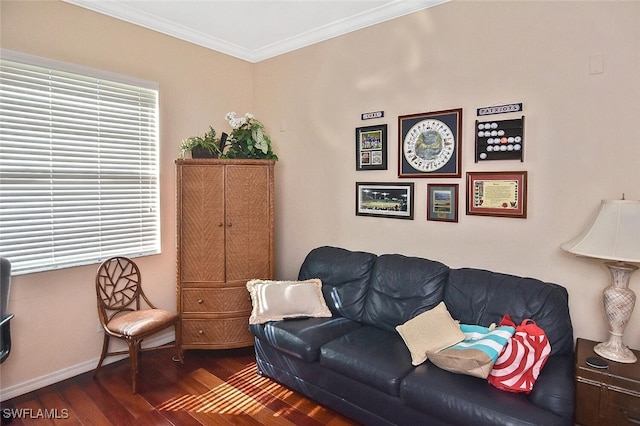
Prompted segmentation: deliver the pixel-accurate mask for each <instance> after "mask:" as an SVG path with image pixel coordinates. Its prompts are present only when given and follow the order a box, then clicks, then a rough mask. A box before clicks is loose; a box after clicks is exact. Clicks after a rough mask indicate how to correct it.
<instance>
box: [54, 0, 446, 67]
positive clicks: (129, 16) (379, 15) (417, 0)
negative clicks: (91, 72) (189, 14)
mask: <svg viewBox="0 0 640 426" xmlns="http://www.w3.org/2000/svg"><path fill="white" fill-rule="evenodd" d="M63 1H65V2H66V3H70V4H73V5H76V6H79V7H82V8H85V9H89V10H92V11H94V12H98V13H101V14H103V15H107V16H111V17H113V18H116V19H119V20H122V21H126V22H129V23H132V24H135V25H139V26H141V27H145V28H148V29H151V30H154V31H157V32H160V33H163V34H166V35H169V36H171V37H176V38H178V39H181V40H184V41H188V42H190V43H194V44H197V45H199V46H203V47H206V48H208V49H212V50H215V51H217V52H221V53H224V54H227V55H230V56H234V57H236V58H239V59H242V60H245V61H248V62H252V63H255V62H260V61H262V60H265V59H269V58H272V57H274V56H278V55H281V54H284V53H287V52H291V51H293V50H296V49H300V48H303V47H306V46H310V45H312V44H314V43H318V42H321V41H324V40H328V39H330V38H333V37H338V36H340V35H343V34H347V33H349V32H352V31H356V30H359V29H362V28H365V27H369V26H372V25H376V24H379V23H382V22H385V21H388V20H391V19H395V18H398V17H400V16H404V15H408V14H410V13H414V12H417V11H419V10H423V9H427V8H430V7H433V6H437V5H439V4H442V3H447V2H449V1H451V0H392V1H389V2H387V3H386V4H384V5H382V6H379V7H377V8H374V9H371V10H368V11H366V12H363V13H360V14H356V15H353V16H350V17H347V18H345V19H342V20H338V21H334V22H331V23H329V24H326V25H322V26H319V27H316V28H312V29H310V30H308V31H306V32H303V33H301V34H296V35H295V36H292V37H289V38H286V39H283V40H281V41H278V42H276V43H272V44H270V45H267V46H264V47H261V48H258V49H248V48H245V47H243V46H240V45H238V44H234V43H233V42H230V41H227V40H223V39H220V38H218V37H215V36H212V35H210V34H205V33H202V32H199V31H195V30H193V29H190V28H188V27H186V26H184V25H181V24H178V23H176V22H173V21H171V20H168V19H164V18H161V17H158V16H156V15H153V14H150V13H146V12H143V11H141V10H139V9H136V8H133V7H131V6H129V5H127V4H124V3H122V2H118V1H95V0H63Z"/></svg>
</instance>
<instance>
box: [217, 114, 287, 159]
mask: <svg viewBox="0 0 640 426" xmlns="http://www.w3.org/2000/svg"><path fill="white" fill-rule="evenodd" d="M225 119H226V120H227V121H228V122H229V125H231V128H232V130H231V133H230V134H229V138H228V139H227V146H228V147H229V148H228V149H227V150H226V152H225V153H224V154H223V155H222V157H223V158H254V159H263V160H277V159H278V156H277V155H276V154H275V153H274V152H273V150H272V148H271V138H270V137H269V135H268V134H267V132H266V130H265V128H264V125H263V124H262V123H261V122H260V121H258V120H257V119H255V118H254V117H253V114H250V113H247V114H245V115H244V117H236V113H235V112H229V113H227V115H226V116H225Z"/></svg>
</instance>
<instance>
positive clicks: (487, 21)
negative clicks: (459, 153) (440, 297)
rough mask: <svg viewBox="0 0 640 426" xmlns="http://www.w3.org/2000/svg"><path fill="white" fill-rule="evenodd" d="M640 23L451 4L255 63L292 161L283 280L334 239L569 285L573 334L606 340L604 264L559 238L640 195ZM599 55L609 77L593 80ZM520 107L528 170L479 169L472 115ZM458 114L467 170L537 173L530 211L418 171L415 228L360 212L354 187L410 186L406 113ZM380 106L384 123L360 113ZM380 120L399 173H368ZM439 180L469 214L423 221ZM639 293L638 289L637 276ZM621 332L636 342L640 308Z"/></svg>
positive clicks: (281, 251) (493, 165)
mask: <svg viewBox="0 0 640 426" xmlns="http://www.w3.org/2000/svg"><path fill="white" fill-rule="evenodd" d="M639 22H640V2H637V1H635V2H610V1H607V2H604V1H603V2H524V1H518V2H515V1H512V2H463V1H454V2H452V3H447V4H443V5H440V6H437V7H434V8H431V9H428V10H425V11H422V12H419V13H414V14H412V15H409V16H406V17H403V18H400V19H396V20H393V21H389V22H386V23H382V24H379V25H376V26H374V27H370V28H367V29H364V30H361V31H358V32H354V33H351V34H348V35H345V36H342V37H340V38H336V39H333V40H329V41H326V42H324V43H320V44H316V45H314V46H310V47H307V48H304V49H300V50H298V51H295V52H291V53H289V54H287V55H282V56H280V57H276V58H273V59H270V60H267V61H263V62H261V63H258V64H257V65H256V67H255V95H254V99H255V105H256V112H257V113H259V114H260V117H261V118H263V119H264V120H265V122H267V123H268V124H269V125H270V130H271V131H272V133H273V137H274V139H275V140H276V151H277V153H278V155H279V156H280V159H281V161H280V162H279V164H278V175H277V190H278V204H277V213H276V218H277V219H276V220H277V227H278V233H277V235H278V240H277V250H276V251H277V255H278V260H277V261H278V263H277V270H278V271H279V274H280V275H281V276H283V277H293V276H295V274H296V271H297V268H298V266H299V264H300V262H301V261H302V260H303V257H304V255H305V254H306V253H307V252H308V251H309V250H310V249H312V248H313V247H315V246H318V245H321V244H332V245H337V246H342V247H346V248H350V249H358V250H367V251H372V252H375V253H385V252H399V253H405V254H409V255H419V256H425V257H428V258H431V259H435V260H440V261H442V262H444V263H446V264H448V265H450V266H453V267H462V266H473V267H478V268H486V269H492V270H496V271H502V272H507V273H513V274H517V275H528V276H534V277H538V278H541V279H544V280H548V281H554V282H558V283H561V284H563V285H564V286H565V287H567V288H568V290H569V298H570V309H571V315H572V318H573V322H574V328H575V335H576V336H580V337H585V338H592V339H604V338H605V337H606V335H607V330H606V319H605V315H604V310H603V308H602V298H601V291H602V289H603V288H604V287H605V285H606V284H607V283H608V282H609V277H608V270H607V269H606V268H605V267H604V266H603V264H602V262H599V261H596V260H590V259H578V258H576V257H574V256H572V255H570V254H567V253H565V252H563V251H562V250H561V249H560V248H559V245H560V244H561V243H563V242H565V241H567V240H569V239H570V238H572V237H574V236H575V235H576V234H577V233H578V232H579V231H580V230H581V228H582V227H583V226H584V225H585V224H586V222H587V220H588V218H589V217H590V215H591V213H592V212H593V211H594V210H595V209H596V208H597V206H598V204H599V202H600V200H601V199H616V198H620V197H621V195H622V193H623V192H624V193H625V194H626V197H627V199H636V200H637V199H640V136H638V121H639V120H640V25H638V23H639ZM599 55H603V56H604V73H602V74H595V75H591V74H590V73H589V62H590V58H591V57H592V56H599ZM511 102H523V104H524V113H523V114H524V115H525V137H526V142H525V152H524V159H525V161H524V163H520V162H518V161H493V162H484V163H478V164H476V163H474V148H473V144H474V136H473V135H474V125H475V120H476V118H477V117H476V108H478V107H483V106H489V105H501V104H505V103H511ZM459 107H462V108H463V109H464V112H463V121H464V123H463V131H462V134H463V172H467V171H489V170H526V171H528V174H529V186H528V218H527V219H526V220H522V219H508V218H493V217H479V216H467V215H465V205H464V194H465V192H466V191H465V190H464V188H465V180H464V178H461V179H414V180H413V181H414V182H415V184H416V186H415V188H416V197H417V198H416V200H415V208H416V210H415V220H413V221H404V220H392V219H378V218H368V217H356V216H355V214H354V199H355V194H354V193H355V189H354V186H355V185H354V183H355V182H356V181H380V182H385V181H391V182H398V181H405V180H404V179H402V180H400V179H398V178H397V161H398V155H397V147H398V142H397V140H398V136H397V134H398V126H397V117H398V116H399V115H405V114H411V113H420V112H427V111H437V110H443V109H449V108H459ZM378 110H384V112H385V117H384V118H383V119H379V120H370V121H364V122H363V121H361V120H360V114H361V113H363V112H368V111H378ZM520 115H522V114H521V113H520V114H504V115H497V116H492V117H494V118H495V119H506V118H514V117H519V116H520ZM378 123H387V124H388V126H389V169H388V170H386V171H360V172H357V171H355V149H354V145H355V143H354V139H355V136H354V129H355V128H356V127H359V126H365V125H370V124H378ZM427 183H458V184H459V185H460V188H461V195H462V196H463V198H462V199H461V200H460V207H461V210H460V217H459V223H457V224H455V223H444V222H432V221H427V220H425V217H426V213H425V212H426V187H427ZM631 287H632V288H634V289H635V291H637V292H640V272H637V273H636V274H635V275H634V276H632V282H631ZM625 341H626V343H627V344H629V345H630V346H632V347H635V348H640V308H636V312H635V313H634V315H633V317H632V319H631V322H630V324H629V325H628V327H627V332H626V335H625Z"/></svg>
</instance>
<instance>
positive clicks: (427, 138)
mask: <svg viewBox="0 0 640 426" xmlns="http://www.w3.org/2000/svg"><path fill="white" fill-rule="evenodd" d="M461 143H462V108H458V109H450V110H445V111H435V112H425V113H422V114H411V115H402V116H400V117H398V151H399V152H398V177H401V178H456V177H460V176H461V170H462V164H461V161H462V150H461Z"/></svg>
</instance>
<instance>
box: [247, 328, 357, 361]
mask: <svg viewBox="0 0 640 426" xmlns="http://www.w3.org/2000/svg"><path fill="white" fill-rule="evenodd" d="M359 327H361V324H360V323H358V322H355V321H351V320H348V319H346V318H341V317H335V318H307V319H295V320H287V321H278V322H269V323H266V324H263V325H252V326H251V332H252V333H253V334H254V335H255V336H257V337H259V338H260V339H262V340H265V341H267V342H269V344H271V345H272V346H273V347H275V348H277V349H279V350H281V351H282V352H285V353H287V354H289V355H291V356H293V357H296V358H298V359H301V360H304V361H307V362H314V361H317V360H318V357H319V355H320V346H322V345H323V344H325V343H327V342H329V341H330V340H333V339H335V338H336V337H340V336H342V335H344V334H346V333H348V332H350V331H353V330H355V329H356V328H359Z"/></svg>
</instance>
